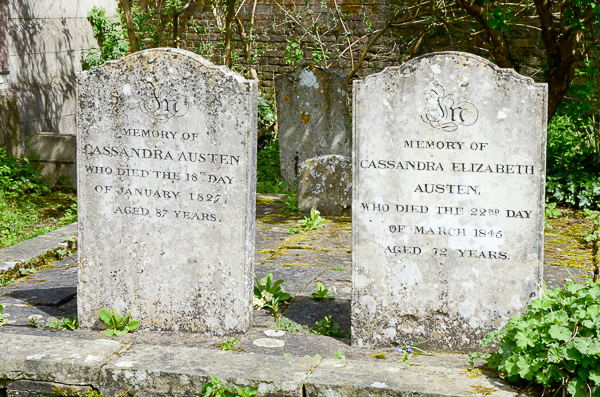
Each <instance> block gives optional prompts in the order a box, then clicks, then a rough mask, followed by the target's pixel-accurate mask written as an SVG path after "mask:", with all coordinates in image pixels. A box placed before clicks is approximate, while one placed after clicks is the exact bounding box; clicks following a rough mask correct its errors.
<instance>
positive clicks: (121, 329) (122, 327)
mask: <svg viewBox="0 0 600 397" xmlns="http://www.w3.org/2000/svg"><path fill="white" fill-rule="evenodd" d="M99 315H100V320H102V322H103V323H105V324H106V325H108V329H107V330H105V331H104V335H106V336H113V335H123V334H126V333H128V332H133V331H135V330H136V329H137V328H138V327H139V326H140V322H139V321H137V320H132V321H128V320H129V316H130V315H131V313H127V315H126V316H125V317H119V315H118V314H117V309H114V315H113V314H112V313H111V312H110V311H109V310H107V309H100V313H99Z"/></svg>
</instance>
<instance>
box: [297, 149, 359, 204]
mask: <svg viewBox="0 0 600 397" xmlns="http://www.w3.org/2000/svg"><path fill="white" fill-rule="evenodd" d="M297 195H298V208H300V211H302V212H310V210H311V208H314V209H316V210H318V211H319V212H320V213H321V215H323V216H329V215H331V216H349V215H350V213H351V209H352V160H351V159H350V157H344V156H338V155H336V154H330V155H326V156H319V157H313V158H310V159H306V160H304V161H303V162H302V163H301V164H300V171H299V175H298V193H297Z"/></svg>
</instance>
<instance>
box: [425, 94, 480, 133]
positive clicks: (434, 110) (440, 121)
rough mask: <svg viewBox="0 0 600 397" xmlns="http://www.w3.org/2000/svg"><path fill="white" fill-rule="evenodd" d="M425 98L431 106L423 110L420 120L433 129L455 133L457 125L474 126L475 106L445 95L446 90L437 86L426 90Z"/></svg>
mask: <svg viewBox="0 0 600 397" xmlns="http://www.w3.org/2000/svg"><path fill="white" fill-rule="evenodd" d="M425 97H426V98H427V101H428V102H429V104H430V105H431V106H429V107H426V108H425V109H423V112H422V113H421V118H422V119H423V121H424V122H426V123H427V124H429V125H431V126H432V127H433V128H437V129H441V130H443V131H447V132H452V131H456V129H457V128H458V126H459V125H463V126H469V125H473V124H475V122H476V121H477V118H478V117H479V112H478V110H477V108H476V107H475V105H473V104H472V103H471V102H469V101H467V99H466V98H463V97H457V96H456V95H453V94H448V95H446V90H444V87H442V86H441V85H439V84H435V85H434V86H433V87H432V88H431V89H430V90H428V91H427V92H426V93H425Z"/></svg>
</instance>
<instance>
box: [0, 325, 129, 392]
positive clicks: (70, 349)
mask: <svg viewBox="0 0 600 397" xmlns="http://www.w3.org/2000/svg"><path fill="white" fill-rule="evenodd" d="M122 348H123V346H122V345H121V344H120V343H119V342H116V341H111V340H108V339H106V338H103V337H102V336H100V335H98V339H96V340H79V339H74V338H56V337H50V336H38V335H18V334H10V333H4V332H3V333H2V334H1V335H0V357H2V360H0V379H10V380H31V381H45V382H57V383H63V384H67V385H90V384H92V383H93V382H95V381H96V379H97V375H98V372H99V369H100V367H101V366H102V365H104V364H106V361H107V359H109V358H111V357H113V355H114V354H115V352H119V351H120V350H121V349H122ZM113 358H114V357H113Z"/></svg>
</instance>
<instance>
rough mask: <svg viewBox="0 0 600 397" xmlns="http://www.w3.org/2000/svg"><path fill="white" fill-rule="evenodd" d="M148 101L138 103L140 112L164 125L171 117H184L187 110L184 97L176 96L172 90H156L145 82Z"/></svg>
mask: <svg viewBox="0 0 600 397" xmlns="http://www.w3.org/2000/svg"><path fill="white" fill-rule="evenodd" d="M147 83H148V85H149V87H148V92H147V93H146V95H147V96H148V99H146V100H143V101H142V102H140V110H141V111H142V112H144V113H147V114H148V116H150V118H151V119H152V120H154V121H157V122H159V123H166V122H167V121H168V120H169V119H170V118H172V117H181V116H184V115H185V114H186V113H187V112H188V109H189V103H188V99H187V97H186V96H183V95H177V91H176V90H175V89H173V88H163V89H158V88H156V87H155V86H154V84H152V83H151V82H149V81H148V82H147Z"/></svg>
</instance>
